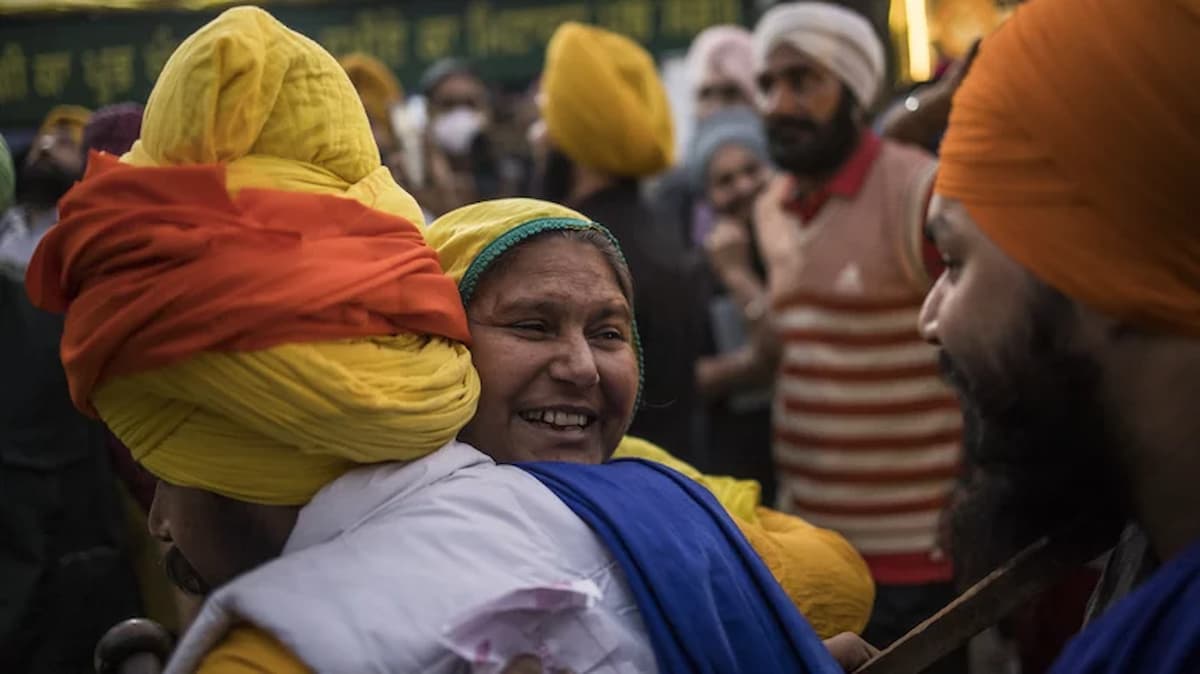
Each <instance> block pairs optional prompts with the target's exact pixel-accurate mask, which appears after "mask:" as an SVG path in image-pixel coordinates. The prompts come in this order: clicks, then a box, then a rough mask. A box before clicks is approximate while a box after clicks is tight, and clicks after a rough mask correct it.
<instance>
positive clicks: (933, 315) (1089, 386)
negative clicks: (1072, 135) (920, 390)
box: [920, 196, 1131, 583]
mask: <svg viewBox="0 0 1200 674" xmlns="http://www.w3.org/2000/svg"><path fill="white" fill-rule="evenodd" d="M929 231H930V234H931V236H932V237H933V239H934V241H935V243H936V244H937V247H938V249H939V251H941V254H942V256H943V259H944V262H945V264H946V271H945V272H944V273H943V274H942V276H941V277H940V278H939V279H938V280H937V282H936V284H935V285H934V287H933V289H932V290H931V291H930V293H929V296H928V297H927V299H926V301H925V306H924V308H923V310H922V313H921V318H920V325H921V330H922V332H923V334H924V336H925V337H926V338H927V339H928V340H929V341H931V342H932V343H934V344H935V345H937V346H938V347H939V348H940V351H941V353H940V360H941V364H942V366H943V370H944V372H945V375H946V377H947V378H948V379H949V381H950V382H951V383H952V384H953V386H954V387H955V388H956V389H957V391H958V393H959V397H960V400H961V402H962V405H963V412H964V432H965V438H964V452H965V463H966V465H965V477H964V479H963V483H962V486H961V488H960V491H959V494H957V497H956V503H955V505H954V507H953V509H952V529H953V532H952V534H953V537H954V538H953V547H954V549H955V557H956V564H957V565H958V567H959V572H960V573H961V574H962V578H961V579H962V580H963V581H964V582H967V583H970V582H974V581H975V580H978V579H979V578H981V577H982V576H984V575H986V574H987V573H988V572H990V571H991V570H993V569H994V568H996V567H997V566H999V565H1000V564H1002V563H1004V562H1005V561H1007V560H1008V559H1009V558H1011V557H1012V555H1014V554H1015V553H1016V552H1018V551H1019V550H1020V549H1021V548H1023V547H1024V546H1026V545H1028V544H1029V543H1032V542H1033V541H1034V540H1036V539H1037V538H1039V537H1041V536H1043V535H1047V534H1050V533H1052V532H1056V531H1060V530H1062V529H1063V528H1064V527H1071V526H1072V525H1073V524H1074V523H1076V522H1077V521H1079V520H1081V519H1085V520H1087V522H1088V523H1089V526H1088V527H1087V528H1086V529H1087V530H1086V531H1083V530H1082V529H1073V530H1072V534H1073V535H1075V534H1077V535H1080V536H1085V535H1086V536H1089V537H1091V536H1100V537H1102V538H1103V537H1107V536H1112V537H1113V540H1115V537H1116V535H1117V532H1119V530H1120V527H1121V525H1122V523H1123V522H1124V521H1125V518H1126V509H1125V505H1124V503H1123V500H1122V498H1121V493H1122V492H1121V490H1120V489H1119V488H1118V486H1117V482H1116V479H1115V475H1117V474H1120V473H1121V471H1122V470H1123V468H1122V467H1121V466H1123V465H1124V463H1125V462H1124V458H1125V457H1126V454H1127V452H1128V449H1127V448H1128V447H1129V446H1130V444H1131V443H1129V436H1128V434H1127V433H1126V432H1125V431H1126V429H1125V428H1123V427H1122V426H1121V424H1120V415H1119V413H1118V412H1119V410H1116V409H1113V405H1111V404H1110V403H1109V402H1108V400H1109V399H1108V397H1107V395H1106V393H1107V391H1106V387H1107V386H1111V383H1109V382H1106V376H1105V368H1104V367H1103V362H1104V354H1105V353H1106V351H1107V350H1108V346H1107V341H1108V340H1109V339H1111V337H1110V336H1108V335H1107V333H1106V330H1105V329H1104V327H1103V326H1104V321H1103V319H1102V318H1101V317H1099V316H1097V315H1095V314H1093V313H1091V312H1090V311H1088V310H1086V309H1084V308H1083V307H1081V306H1079V305H1078V304H1077V303H1075V302H1072V301H1071V300H1069V299H1068V298H1066V297H1065V296H1063V295H1062V294H1060V293H1058V292H1057V291H1055V290H1053V289H1051V288H1049V287H1048V286H1045V285H1044V284H1042V283H1041V282H1040V281H1038V280H1037V279H1036V278H1035V277H1033V276H1032V275H1031V274H1030V273H1029V272H1028V271H1027V270H1025V269H1024V268H1023V267H1021V266H1020V265H1019V264H1018V263H1017V262H1015V261H1014V260H1012V259H1011V258H1009V257H1008V256H1007V255H1006V254H1005V253H1004V252H1003V251H1001V250H1000V249H999V248H998V247H997V246H996V245H995V244H993V243H992V242H991V240H990V239H988V238H987V236H986V235H985V234H984V233H983V232H982V231H981V230H980V229H979V227H978V226H977V225H976V224H975V222H974V220H972V218H971V216H970V215H969V214H968V213H967V210H966V208H965V207H964V206H963V205H962V204H961V203H959V202H957V201H954V200H948V199H942V198H940V197H937V196H935V197H934V200H933V203H932V204H931V207H930V217H929ZM1123 450H1124V451H1123ZM1093 527H1094V529H1093Z"/></svg>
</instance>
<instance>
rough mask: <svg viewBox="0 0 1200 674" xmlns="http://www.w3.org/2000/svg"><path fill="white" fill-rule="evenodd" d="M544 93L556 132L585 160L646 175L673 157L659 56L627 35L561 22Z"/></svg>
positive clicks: (566, 149)
mask: <svg viewBox="0 0 1200 674" xmlns="http://www.w3.org/2000/svg"><path fill="white" fill-rule="evenodd" d="M542 96H543V100H542V116H543V117H544V118H545V120H546V129H547V132H548V133H549V135H550V139H551V140H552V141H554V143H555V144H556V145H557V146H558V147H559V148H560V149H561V150H562V151H563V153H565V154H566V155H567V156H568V157H570V158H571V159H572V160H573V161H575V162H578V163H579V164H581V165H583V166H586V167H588V168H591V169H595V170H597V171H603V172H604V173H608V174H612V175H616V176H626V177H643V176H649V175H653V174H655V173H659V172H661V171H663V170H664V169H666V168H667V167H669V166H670V165H671V164H672V163H674V161H675V135H674V129H673V127H672V122H671V107H670V104H669V102H668V101H667V92H666V90H665V89H663V84H662V81H661V80H660V79H659V77H658V72H657V70H655V67H654V59H653V58H651V56H650V54H648V53H647V52H646V50H645V49H643V48H642V47H641V46H639V45H638V44H637V43H636V42H633V41H632V40H630V39H629V38H626V37H624V36H621V35H617V34H616V33H611V32H609V31H606V30H602V29H600V28H595V27H592V26H585V25H583V24H579V23H574V22H567V23H564V24H563V25H561V26H559V28H558V30H557V31H555V32H554V36H553V37H551V38H550V44H549V45H548V46H547V47H546V68H545V71H544V72H543V73H542Z"/></svg>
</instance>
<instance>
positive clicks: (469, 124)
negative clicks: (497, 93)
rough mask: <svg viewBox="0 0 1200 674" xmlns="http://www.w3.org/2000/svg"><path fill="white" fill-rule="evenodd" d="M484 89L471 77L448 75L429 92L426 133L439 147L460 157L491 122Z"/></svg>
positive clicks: (466, 75)
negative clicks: (427, 128) (427, 131)
mask: <svg viewBox="0 0 1200 674" xmlns="http://www.w3.org/2000/svg"><path fill="white" fill-rule="evenodd" d="M487 101H488V98H487V88H486V87H485V86H484V84H483V82H482V81H480V79H479V78H478V77H475V76H474V75H472V74H470V73H454V74H452V75H448V76H446V77H445V79H443V80H442V81H441V82H439V83H438V85H437V86H436V87H434V88H433V90H432V91H430V92H429V101H428V103H429V130H430V133H432V135H433V139H434V141H435V142H436V143H437V145H438V147H440V148H441V149H442V150H444V151H445V152H446V153H447V154H449V155H450V156H452V157H463V156H465V155H466V154H467V153H468V152H469V151H470V149H471V145H472V143H473V142H474V140H475V138H476V137H477V136H479V135H480V134H481V133H482V132H483V131H484V130H485V129H486V127H487V126H488V124H489V123H490V121H491V113H490V110H489V109H488V103H487Z"/></svg>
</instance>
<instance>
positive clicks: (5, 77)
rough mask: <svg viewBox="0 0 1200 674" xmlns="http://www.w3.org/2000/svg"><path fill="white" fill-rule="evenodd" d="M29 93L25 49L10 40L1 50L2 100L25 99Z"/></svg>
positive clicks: (0, 89)
mask: <svg viewBox="0 0 1200 674" xmlns="http://www.w3.org/2000/svg"><path fill="white" fill-rule="evenodd" d="M28 95H29V85H28V78H27V77H26V76H25V51H24V50H23V49H21V45H19V44H16V43H15V42H10V43H9V44H6V45H4V51H3V52H0V101H5V102H8V101H23V100H25V98H26V97H27V96H28Z"/></svg>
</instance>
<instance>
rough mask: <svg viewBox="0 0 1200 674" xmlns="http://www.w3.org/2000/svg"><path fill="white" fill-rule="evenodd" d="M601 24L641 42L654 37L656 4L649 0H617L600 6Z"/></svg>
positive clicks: (599, 18)
mask: <svg viewBox="0 0 1200 674" xmlns="http://www.w3.org/2000/svg"><path fill="white" fill-rule="evenodd" d="M598 10H599V11H598V13H599V16H598V20H599V24H600V25H601V26H604V27H605V28H608V29H609V30H612V31H615V32H618V33H621V34H622V35H625V36H627V37H629V38H630V39H632V40H634V41H635V42H639V43H641V44H646V43H648V42H650V40H651V39H652V38H653V37H654V29H653V24H654V5H653V4H652V3H651V2H649V1H648V0H617V1H616V2H609V3H604V4H602V5H600V6H599V8H598Z"/></svg>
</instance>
